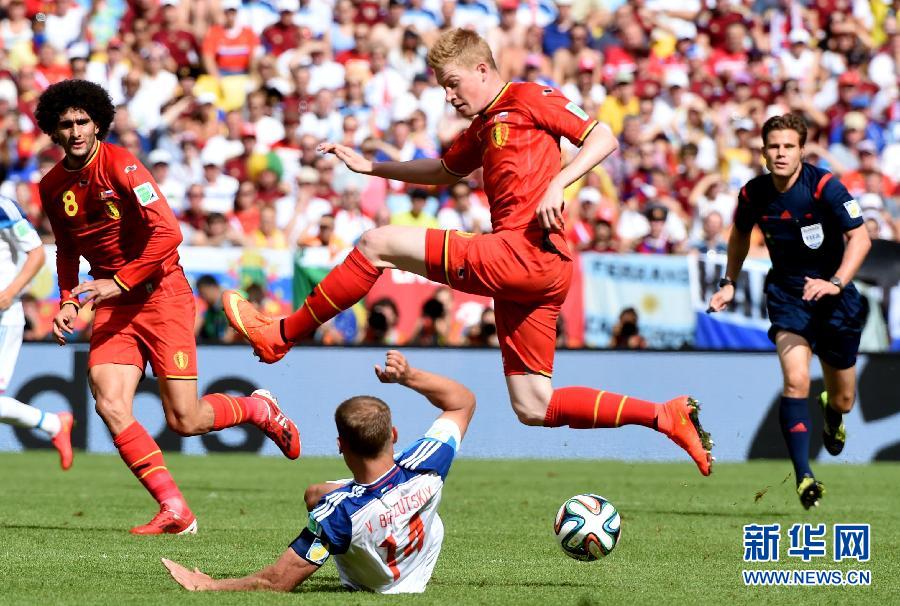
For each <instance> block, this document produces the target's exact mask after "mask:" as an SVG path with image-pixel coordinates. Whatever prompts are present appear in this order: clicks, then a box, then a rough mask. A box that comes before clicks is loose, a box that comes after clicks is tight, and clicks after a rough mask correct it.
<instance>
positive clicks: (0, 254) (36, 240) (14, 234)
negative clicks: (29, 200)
mask: <svg viewBox="0 0 900 606" xmlns="http://www.w3.org/2000/svg"><path fill="white" fill-rule="evenodd" d="M39 246H41V238H40V237H39V236H38V234H37V232H36V231H35V230H34V228H33V227H32V226H31V223H29V222H28V219H26V218H25V213H23V212H22V209H20V208H19V206H18V205H17V204H16V203H15V202H14V201H12V200H10V199H9V198H6V197H3V196H0V290H3V289H4V288H6V287H7V286H9V285H10V283H11V282H12V281H13V280H14V279H15V277H16V276H17V275H19V271H20V270H21V267H22V264H23V263H24V262H25V256H26V255H27V254H28V253H29V252H31V251H32V250H34V249H35V248H37V247H39ZM24 325H25V314H24V312H23V311H22V303H20V302H19V298H18V297H16V299H15V301H14V302H13V304H12V305H11V306H10V307H8V308H7V309H5V310H3V311H0V326H24Z"/></svg>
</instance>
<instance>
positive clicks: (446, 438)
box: [163, 351, 475, 593]
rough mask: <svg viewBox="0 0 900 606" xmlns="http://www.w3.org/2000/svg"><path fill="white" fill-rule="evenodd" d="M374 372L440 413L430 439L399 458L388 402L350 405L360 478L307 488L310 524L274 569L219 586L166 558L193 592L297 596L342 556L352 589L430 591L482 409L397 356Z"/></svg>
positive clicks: (348, 421)
mask: <svg viewBox="0 0 900 606" xmlns="http://www.w3.org/2000/svg"><path fill="white" fill-rule="evenodd" d="M375 374H376V375H377V376H378V379H379V380H380V381H381V382H382V383H399V384H401V385H404V386H406V387H408V388H410V389H412V390H414V391H417V392H419V393H420V394H422V395H423V396H425V397H426V398H428V401H429V402H431V403H432V404H434V405H435V406H436V407H437V408H439V409H440V410H441V411H442V413H441V415H440V416H439V417H438V418H437V420H436V421H435V422H434V424H432V426H431V428H430V429H429V430H428V431H427V432H426V433H425V435H424V437H422V438H420V439H419V440H417V441H415V442H413V444H412V445H411V446H409V447H408V448H407V449H406V450H404V451H402V452H401V453H400V454H398V455H396V456H395V455H394V453H393V448H394V444H395V443H396V441H397V430H396V428H394V427H393V426H392V424H391V409H390V408H388V405H387V404H385V403H384V402H383V401H381V400H379V399H378V398H375V397H372V396H356V397H354V398H350V399H349V400H347V401H345V402H343V403H342V404H341V405H340V406H338V408H337V410H336V411H335V413H334V420H335V424H336V425H337V431H338V439H337V443H338V450H339V451H340V452H341V454H342V455H343V456H344V462H345V463H346V464H347V467H348V468H349V469H350V471H351V473H352V474H353V480H351V481H349V482H346V481H345V482H344V483H325V484H315V485H313V486H310V487H308V488H307V489H306V494H305V495H304V497H305V501H306V507H307V509H308V510H309V522H308V525H307V527H306V528H305V529H304V530H303V532H301V533H300V536H298V537H297V538H296V539H295V540H294V542H293V543H291V545H290V547H289V548H288V549H287V550H286V551H285V552H284V553H283V554H281V557H279V558H278V560H277V561H276V562H275V563H274V564H272V565H271V566H267V567H266V568H263V569H262V570H260V571H258V572H255V573H253V574H251V575H249V576H246V577H243V578H239V579H218V580H216V579H212V578H210V577H209V576H208V575H206V574H203V573H202V572H200V570H199V569H197V568H195V569H194V570H193V571H191V570H189V569H187V568H185V567H184V566H182V565H181V564H178V563H176V562H173V561H171V560H167V559H163V564H165V566H166V568H168V569H169V572H170V573H171V574H172V577H173V578H174V579H175V580H176V581H178V583H180V584H181V585H182V586H183V587H184V588H185V589H190V590H191V591H226V590H231V591H241V590H255V589H267V590H273V591H291V590H292V589H294V587H296V586H297V585H299V584H300V583H302V582H303V581H305V580H306V579H307V578H309V576H310V575H312V574H313V573H314V572H316V571H317V570H318V569H319V567H320V566H322V564H324V563H325V561H326V560H327V559H328V557H329V555H334V556H335V558H334V559H335V563H336V564H337V569H338V573H339V575H340V578H341V583H342V584H343V585H344V586H345V587H347V588H349V589H356V590H360V589H361V590H368V591H376V592H378V593H419V592H422V591H425V586H426V585H427V584H428V580H429V579H430V578H431V572H432V570H434V565H435V563H436V562H437V558H438V555H439V554H440V552H441V543H442V542H443V539H444V524H443V523H442V522H441V518H440V516H439V515H438V505H439V504H440V502H441V496H442V494H443V487H444V481H445V480H446V479H447V473H448V472H449V471H450V464H451V463H452V462H453V458H454V456H456V451H457V449H458V448H459V444H460V442H461V441H462V438H463V436H464V435H465V434H466V429H467V428H468V426H469V421H470V420H471V419H472V414H473V413H474V412H475V396H474V395H472V392H471V391H469V390H468V389H466V388H465V387H463V386H462V385H460V384H459V383H457V382H456V381H451V380H450V379H447V378H445V377H442V376H440V375H435V374H432V373H430V372H426V371H424V370H418V369H416V368H412V367H410V366H409V364H408V363H407V361H406V358H404V357H403V355H402V354H401V353H400V352H398V351H389V352H388V353H387V358H386V359H385V364H384V369H381V368H380V367H378V366H376V367H375Z"/></svg>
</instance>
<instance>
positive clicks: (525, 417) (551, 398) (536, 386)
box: [506, 374, 713, 476]
mask: <svg viewBox="0 0 900 606" xmlns="http://www.w3.org/2000/svg"><path fill="white" fill-rule="evenodd" d="M506 386H507V388H508V390H509V398H510V403H511V404H512V407H513V411H514V412H515V413H516V416H517V417H518V418H519V421H521V422H522V423H523V424H525V425H533V426H545V427H559V426H561V425H568V426H569V427H572V428H574V429H593V428H600V427H620V426H622V425H643V426H644V427H650V428H652V429H655V430H656V431H659V432H661V433H663V434H665V435H666V436H668V437H669V438H670V439H671V440H672V441H673V442H675V443H676V444H678V445H679V446H680V447H681V448H683V449H684V450H685V451H687V453H688V454H689V455H690V456H691V458H692V459H693V460H694V463H696V464H697V467H698V468H699V469H700V473H702V474H703V475H705V476H708V475H709V474H710V472H711V470H712V462H713V458H712V455H711V454H710V450H711V449H712V445H713V442H712V439H711V436H710V435H709V433H707V432H706V431H704V430H703V427H701V425H700V420H699V417H698V413H699V409H700V407H699V405H698V404H697V402H696V400H694V399H693V398H690V397H688V396H680V397H678V398H674V399H672V400H669V401H668V402H666V403H664V404H657V403H655V402H648V401H645V400H639V399H637V398H632V397H630V396H625V395H622V394H615V393H611V392H607V391H600V390H596V389H590V388H587V387H564V388H561V389H556V390H554V389H553V385H552V383H551V381H550V378H549V377H547V376H544V375H540V374H524V375H509V376H507V377H506Z"/></svg>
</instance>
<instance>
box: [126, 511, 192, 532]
mask: <svg viewBox="0 0 900 606" xmlns="http://www.w3.org/2000/svg"><path fill="white" fill-rule="evenodd" d="M131 534H197V517H196V516H195V515H194V514H193V513H191V512H190V510H188V511H187V513H184V514H180V513H176V512H175V511H173V510H172V509H170V508H169V507H168V506H166V505H163V507H162V509H160V510H159V513H158V514H156V515H155V516H153V519H152V520H150V521H149V522H147V523H146V524H143V525H141V526H135V527H134V528H132V529H131Z"/></svg>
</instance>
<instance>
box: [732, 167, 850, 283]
mask: <svg viewBox="0 0 900 606" xmlns="http://www.w3.org/2000/svg"><path fill="white" fill-rule="evenodd" d="M754 224H756V225H759V228H760V229H761V230H762V232H763V234H764V235H765V238H766V247H767V248H768V249H769V256H770V257H771V259H772V274H771V278H772V279H773V280H775V281H776V282H777V283H779V284H782V285H784V286H789V287H794V288H796V287H800V288H802V286H803V283H804V278H805V277H807V276H808V277H810V278H821V279H823V280H828V279H829V278H831V277H832V276H833V275H834V273H835V272H836V271H837V269H838V267H840V265H841V260H842V259H843V256H844V232H846V231H849V230H851V229H854V228H856V227H859V226H860V225H862V224H863V219H862V211H861V210H860V207H859V203H858V202H857V201H856V200H855V199H854V198H853V196H851V195H850V193H849V192H848V191H847V188H846V187H844V186H843V184H841V182H840V181H839V180H838V179H837V178H836V177H834V176H833V175H832V174H831V173H830V172H828V171H827V170H823V169H821V168H817V167H815V166H813V165H811V164H807V163H805V162H804V163H803V164H802V166H801V169H800V176H799V177H798V178H797V181H796V182H795V183H794V185H792V186H791V188H790V189H788V190H787V191H786V192H779V191H778V190H777V189H775V185H774V184H773V182H772V175H771V174H765V175H760V176H759V177H755V178H754V179H751V180H750V181H749V182H748V183H747V184H746V185H745V186H744V187H743V188H742V189H741V193H740V195H739V196H738V206H737V209H736V210H735V214H734V225H735V227H736V228H737V229H739V230H740V231H742V232H749V231H750V230H751V229H752V228H753V225H754Z"/></svg>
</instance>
